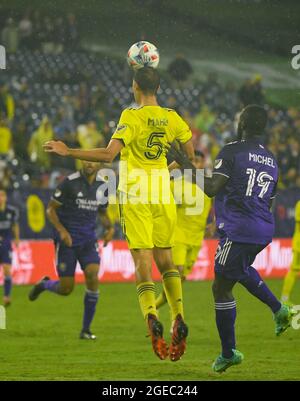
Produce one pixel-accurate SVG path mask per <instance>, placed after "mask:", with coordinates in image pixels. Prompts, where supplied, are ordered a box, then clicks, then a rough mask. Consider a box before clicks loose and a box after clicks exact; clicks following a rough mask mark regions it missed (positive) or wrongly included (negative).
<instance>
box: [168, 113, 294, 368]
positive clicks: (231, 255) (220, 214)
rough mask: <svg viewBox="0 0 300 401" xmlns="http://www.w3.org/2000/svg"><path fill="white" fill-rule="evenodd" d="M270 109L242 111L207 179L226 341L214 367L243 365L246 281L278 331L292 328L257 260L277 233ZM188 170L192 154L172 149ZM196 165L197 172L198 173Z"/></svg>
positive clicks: (221, 329) (217, 295) (216, 291)
mask: <svg viewBox="0 0 300 401" xmlns="http://www.w3.org/2000/svg"><path fill="white" fill-rule="evenodd" d="M266 124H267V113H266V111H265V110H264V109H263V108H262V107H261V106H258V105H249V106H247V107H246V108H245V109H243V110H242V112H241V114H240V117H239V123H238V137H239V140H238V141H236V142H232V143H230V144H227V145H226V146H225V147H224V148H223V149H222V150H221V152H220V153H219V155H218V156H217V159H216V161H215V167H214V172H213V176H212V178H209V177H204V191H205V193H206V194H207V195H208V196H210V197H213V196H216V199H215V212H216V219H217V229H218V234H219V236H220V242H219V246H218V249H217V252H216V256H215V280H214V283H213V295H214V299H215V310H216V324H217V328H218V331H219V336H220V339H221V343H222V354H221V355H220V356H219V357H218V358H217V359H216V360H215V362H214V364H213V370H214V371H215V372H219V373H221V372H224V371H225V370H226V369H228V368H229V367H230V366H233V365H238V364H240V363H241V362H242V360H243V358H244V357H243V354H242V353H241V352H240V351H238V350H237V349H236V341H235V320H236V302H235V299H234V296H233V293H232V290H233V288H234V286H235V284H236V283H240V284H242V285H243V286H244V287H245V288H246V289H247V290H248V291H249V292H250V293H251V294H252V295H254V296H255V297H256V298H258V299H259V300H260V301H262V302H263V303H265V304H266V305H267V306H268V307H269V308H270V309H271V311H272V312H273V314H274V320H275V334H276V335H277V336H278V335H280V334H281V333H283V332H284V331H285V330H286V329H287V328H288V327H289V326H290V322H291V319H292V317H293V314H294V311H293V310H292V308H290V307H289V306H287V305H284V304H281V302H280V301H279V300H278V299H277V298H276V297H275V296H274V294H273V293H272V292H271V291H270V289H269V288H268V287H267V285H266V284H265V283H264V281H263V280H262V278H261V277H260V275H259V273H258V272H257V271H256V269H255V268H254V267H252V264H253V262H254V260H255V258H256V256H257V255H258V253H260V252H261V251H262V250H263V249H264V248H265V247H266V246H267V245H268V244H269V243H270V242H272V237H273V235H274V217H273V214H272V212H271V206H272V200H273V198H274V197H275V194H276V186H277V181H278V166H277V162H276V160H275V159H274V156H273V154H272V153H271V152H269V151H268V150H267V149H266V148H265V146H264V145H263V142H264V141H263V133H264V130H265V127H266ZM172 153H173V155H174V156H175V159H176V161H177V162H178V163H180V164H181V165H182V166H183V167H184V168H193V166H192V164H191V163H190V162H189V160H188V158H187V157H186V156H185V155H183V154H182V153H181V152H179V151H178V150H176V149H175V148H173V149H172ZM195 173H196V172H195V169H194V174H195Z"/></svg>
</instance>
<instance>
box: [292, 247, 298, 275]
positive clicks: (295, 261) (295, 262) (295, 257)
mask: <svg viewBox="0 0 300 401" xmlns="http://www.w3.org/2000/svg"><path fill="white" fill-rule="evenodd" d="M291 270H294V271H297V272H299V271H300V252H296V251H293V260H292V265H291Z"/></svg>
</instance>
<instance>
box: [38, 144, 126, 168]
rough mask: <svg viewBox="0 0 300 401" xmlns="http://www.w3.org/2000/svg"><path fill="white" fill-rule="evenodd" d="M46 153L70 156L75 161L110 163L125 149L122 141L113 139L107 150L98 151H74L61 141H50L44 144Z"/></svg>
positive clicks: (100, 149)
mask: <svg viewBox="0 0 300 401" xmlns="http://www.w3.org/2000/svg"><path fill="white" fill-rule="evenodd" d="M43 147H44V150H45V152H49V153H56V154H58V155H60V156H64V157H66V156H70V157H73V158H74V159H80V160H87V161H91V162H106V163H110V162H112V161H113V160H114V158H115V157H116V156H117V154H118V153H120V151H121V150H122V148H123V147H124V144H123V142H122V141H120V140H118V139H112V140H111V141H110V142H109V144H108V145H107V147H106V148H96V149H88V150H84V149H72V148H69V147H68V146H67V145H66V144H65V143H64V142H61V141H48V142H46V143H45V144H44V146H43Z"/></svg>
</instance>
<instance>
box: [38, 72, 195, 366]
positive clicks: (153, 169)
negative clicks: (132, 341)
mask: <svg viewBox="0 0 300 401" xmlns="http://www.w3.org/2000/svg"><path fill="white" fill-rule="evenodd" d="M159 84H160V77H159V74H158V72H157V70H155V69H153V68H151V67H143V68H141V69H139V70H137V71H136V72H135V74H134V79H133V92H134V97H135V101H136V103H137V104H138V105H139V107H138V108H137V109H132V108H129V109H126V110H124V111H123V113H122V115H121V118H120V121H119V124H118V126H117V129H116V131H115V133H114V134H113V136H112V139H111V141H110V142H109V144H108V146H107V147H106V148H99V149H91V150H80V149H70V148H68V147H67V146H66V145H65V144H64V143H62V142H56V141H49V142H48V143H46V144H45V150H46V151H48V152H55V153H57V154H59V155H61V156H71V157H74V158H78V159H82V160H91V161H103V162H111V161H112V160H114V158H115V157H116V156H117V154H118V153H120V152H121V170H120V185H119V193H120V210H121V222H122V225H123V231H124V234H125V236H126V239H127V242H128V245H129V248H130V251H131V254H132V257H133V259H134V263H135V269H136V284H137V292H138V297H139V303H140V307H141V310H142V313H143V316H144V319H145V321H146V322H147V324H148V328H149V334H150V336H151V340H152V346H153V350H154V352H155V354H156V355H157V356H158V357H159V358H160V359H166V358H167V357H168V355H169V356H170V359H171V360H172V361H177V360H179V359H180V358H181V356H182V355H183V354H184V352H185V348H186V337H187V335H188V328H187V326H186V324H185V322H184V315H183V299H182V287H181V278H180V274H179V272H178V269H176V267H175V266H174V264H173V261H172V252H171V247H172V246H173V243H174V229H175V225H176V205H175V201H174V198H173V196H172V194H171V191H170V176H169V171H168V167H167V158H166V152H167V147H168V143H170V142H173V141H174V140H176V139H177V140H178V141H179V142H180V143H181V144H182V146H183V149H184V150H185V151H186V153H187V154H188V156H189V157H190V158H191V159H193V158H194V148H193V145H192V141H191V138H192V133H191V131H190V129H189V127H188V126H187V124H186V123H185V122H184V121H183V120H182V119H181V117H179V115H178V114H177V113H176V112H175V111H174V110H171V109H166V108H163V107H160V106H159V105H158V103H157V99H156V94H157V90H158V88H159ZM124 162H126V165H125V164H124ZM141 171H142V172H143V177H141V178H142V179H141V181H143V182H146V181H148V182H149V180H150V179H151V178H152V177H153V175H155V174H156V175H159V176H161V175H164V177H167V182H166V184H167V186H166V188H163V190H160V191H158V193H156V194H155V195H156V196H157V200H158V202H157V203H152V202H151V201H148V202H146V203H143V202H140V201H138V202H137V203H136V202H135V201H136V197H135V196H134V195H130V190H131V189H133V187H134V185H135V184H136V182H137V179H136V178H135V179H132V180H130V179H126V178H124V179H123V177H124V176H127V177H128V176H130V174H132V173H135V172H137V173H138V172H141ZM164 191H167V192H168V193H170V196H169V201H168V202H167V203H166V202H164V201H163V200H162V198H163V197H164V196H165V193H164ZM152 194H153V191H152V187H151V190H150V191H148V192H146V196H147V197H148V200H149V197H152ZM125 197H126V198H128V199H127V200H128V201H127V203H125V202H124V201H123V199H124V198H125ZM153 257H154V259H155V262H156V264H157V266H158V269H159V271H160V273H161V274H162V278H163V285H164V289H165V292H166V297H167V300H168V304H169V306H170V309H171V313H172V320H173V322H174V329H173V335H172V342H171V345H170V350H169V349H168V345H167V343H166V342H165V340H164V338H163V326H162V324H161V322H159V320H158V317H157V309H156V305H155V285H154V282H153V280H152V258H153Z"/></svg>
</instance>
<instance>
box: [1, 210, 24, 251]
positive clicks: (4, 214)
mask: <svg viewBox="0 0 300 401" xmlns="http://www.w3.org/2000/svg"><path fill="white" fill-rule="evenodd" d="M18 220H19V212H18V209H16V208H15V207H13V206H11V205H6V207H5V209H4V210H3V211H0V245H1V244H3V245H4V246H10V243H11V241H12V237H13V235H12V226H13V225H14V224H15V223H17V222H18Z"/></svg>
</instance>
